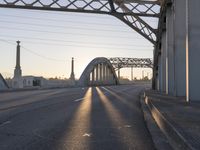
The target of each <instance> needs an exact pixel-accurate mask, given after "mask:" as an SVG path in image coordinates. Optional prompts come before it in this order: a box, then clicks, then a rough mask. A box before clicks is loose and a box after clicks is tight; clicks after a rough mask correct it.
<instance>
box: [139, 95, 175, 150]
mask: <svg viewBox="0 0 200 150" xmlns="http://www.w3.org/2000/svg"><path fill="white" fill-rule="evenodd" d="M140 103H141V108H142V111H143V114H144V120H145V122H146V125H147V128H148V130H149V132H150V134H151V137H152V140H153V143H154V146H155V148H156V149H157V150H173V148H172V147H171V145H170V144H169V141H168V140H167V138H166V137H165V136H164V134H163V133H162V131H161V130H160V128H159V127H158V125H157V124H156V122H155V120H154V119H153V117H152V115H151V112H150V111H149V109H148V107H147V105H146V104H145V103H144V97H143V96H141V97H140Z"/></svg>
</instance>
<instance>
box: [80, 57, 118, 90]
mask: <svg viewBox="0 0 200 150" xmlns="http://www.w3.org/2000/svg"><path fill="white" fill-rule="evenodd" d="M117 84H119V81H118V78H117V75H116V73H115V70H114V68H113V66H112V64H111V63H110V61H109V60H108V59H107V58H105V57H97V58H95V59H93V60H92V61H91V62H90V63H89V64H88V65H87V67H86V68H85V70H84V71H83V73H82V75H81V77H80V79H79V85H80V86H95V85H117Z"/></svg>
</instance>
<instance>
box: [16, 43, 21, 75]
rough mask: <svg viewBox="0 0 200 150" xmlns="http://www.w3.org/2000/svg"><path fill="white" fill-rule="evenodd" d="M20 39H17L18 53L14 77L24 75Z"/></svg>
mask: <svg viewBox="0 0 200 150" xmlns="http://www.w3.org/2000/svg"><path fill="white" fill-rule="evenodd" d="M19 44H20V41H17V54H16V66H15V71H14V78H17V77H21V76H22V70H21V66H20V45H19Z"/></svg>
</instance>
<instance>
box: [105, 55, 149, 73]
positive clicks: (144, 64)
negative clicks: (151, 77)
mask: <svg viewBox="0 0 200 150" xmlns="http://www.w3.org/2000/svg"><path fill="white" fill-rule="evenodd" d="M108 60H110V62H111V64H112V65H113V67H114V68H115V69H116V70H117V69H120V68H131V67H133V68H153V61H152V59H150V58H123V57H113V58H108Z"/></svg>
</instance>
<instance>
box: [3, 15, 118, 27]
mask: <svg viewBox="0 0 200 150" xmlns="http://www.w3.org/2000/svg"><path fill="white" fill-rule="evenodd" d="M5 16H6V17H14V18H25V19H32V20H37V21H38V20H46V21H53V22H54V21H55V22H58V21H60V22H67V23H76V24H77V23H79V24H86V25H103V26H120V25H116V24H108V23H102V22H101V23H94V22H84V21H74V20H61V19H52V18H48V19H47V18H40V17H26V16H17V15H7V14H1V17H5ZM120 27H121V26H120Z"/></svg>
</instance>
